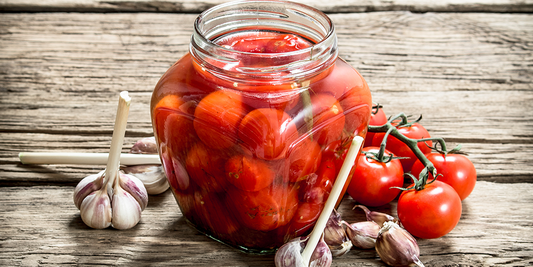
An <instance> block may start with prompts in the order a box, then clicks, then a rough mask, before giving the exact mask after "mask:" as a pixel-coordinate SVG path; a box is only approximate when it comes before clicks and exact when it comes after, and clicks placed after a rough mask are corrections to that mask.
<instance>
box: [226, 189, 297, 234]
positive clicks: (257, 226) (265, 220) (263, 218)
mask: <svg viewBox="0 0 533 267" xmlns="http://www.w3.org/2000/svg"><path fill="white" fill-rule="evenodd" d="M227 195H228V197H229V198H230V199H231V201H232V203H233V206H234V209H235V210H236V215H237V217H238V218H239V221H240V222H241V223H242V224H243V225H244V226H246V227H248V228H250V229H254V230H258V231H270V230H274V229H276V228H278V227H279V226H282V225H285V224H287V223H289V222H290V220H291V219H292V217H293V216H294V213H295V212H296V210H297V208H298V196H297V191H296V190H292V189H291V190H289V189H288V188H285V187H283V186H281V185H273V186H270V187H267V188H265V189H263V190H259V191H254V192H248V191H242V190H239V189H236V188H234V187H230V189H228V194H227Z"/></svg>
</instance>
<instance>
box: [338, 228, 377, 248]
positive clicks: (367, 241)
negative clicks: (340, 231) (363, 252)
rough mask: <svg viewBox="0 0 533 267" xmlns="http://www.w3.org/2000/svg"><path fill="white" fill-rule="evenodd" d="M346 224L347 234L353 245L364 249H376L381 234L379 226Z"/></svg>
mask: <svg viewBox="0 0 533 267" xmlns="http://www.w3.org/2000/svg"><path fill="white" fill-rule="evenodd" d="M345 224H346V233H347V234H348V238H350V240H351V241H352V245H353V246H355V247H358V248H362V249H370V248H374V247H375V245H376V239H377V237H378V233H379V225H378V224H377V223H375V222H370V221H366V222H356V223H352V224H348V223H345Z"/></svg>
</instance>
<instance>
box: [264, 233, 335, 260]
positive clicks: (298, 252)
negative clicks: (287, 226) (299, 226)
mask: <svg viewBox="0 0 533 267" xmlns="http://www.w3.org/2000/svg"><path fill="white" fill-rule="evenodd" d="M308 239H309V237H297V238H294V239H292V240H290V241H289V242H287V243H285V244H284V245H283V246H281V247H280V248H279V249H278V251H277V252H276V255H275V257H274V263H275V264H276V267H307V266H306V265H305V262H304V259H303V257H302V251H303V250H304V248H305V245H306V244H307V240H308ZM332 261H333V258H332V255H331V251H330V250H329V247H328V245H327V244H326V242H324V237H323V236H322V238H321V239H320V241H319V242H318V244H317V246H316V248H315V250H314V251H313V254H312V255H311V260H310V262H309V267H329V266H331V263H332Z"/></svg>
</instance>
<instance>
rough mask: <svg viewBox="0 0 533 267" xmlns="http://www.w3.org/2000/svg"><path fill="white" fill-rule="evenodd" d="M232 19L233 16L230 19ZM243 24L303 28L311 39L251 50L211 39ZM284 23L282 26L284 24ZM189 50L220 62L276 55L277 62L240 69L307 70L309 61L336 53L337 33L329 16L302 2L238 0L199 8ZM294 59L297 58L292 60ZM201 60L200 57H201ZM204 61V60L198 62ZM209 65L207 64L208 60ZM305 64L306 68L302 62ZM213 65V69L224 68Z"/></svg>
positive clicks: (263, 71)
mask: <svg viewBox="0 0 533 267" xmlns="http://www.w3.org/2000/svg"><path fill="white" fill-rule="evenodd" d="M231 19H235V22H232V21H231ZM245 26H250V29H254V28H253V27H272V28H273V29H277V28H276V27H282V29H283V30H286V31H287V32H291V31H302V32H304V34H303V37H305V38H306V39H309V40H310V41H312V44H311V45H310V46H309V47H305V48H301V49H298V50H294V51H289V52H281V53H253V52H244V51H238V50H233V49H231V48H228V47H224V46H222V45H219V44H217V43H216V42H215V41H214V39H216V38H217V37H219V36H221V35H222V34H223V33H226V32H231V31H238V30H239V29H242V28H243V27H245ZM283 27H285V28H283ZM190 50H191V52H192V54H193V56H194V57H195V58H196V59H198V58H206V57H211V58H215V59H216V60H220V61H222V62H226V63H231V62H236V59H237V58H242V57H248V58H250V59H257V60H256V61H253V60H250V62H258V61H261V60H263V59H265V58H272V57H275V58H277V59H279V62H283V64H282V63H280V65H277V66H270V67H267V68H265V67H260V68H257V67H255V66H244V67H241V68H240V71H241V73H248V74H250V73H261V74H262V76H264V75H265V74H268V73H272V74H276V73H279V71H280V70H281V69H283V70H284V71H286V72H287V73H290V74H291V75H295V74H298V72H301V73H300V74H302V75H303V74H305V73H308V72H310V68H309V63H310V62H313V64H314V65H315V68H316V65H317V64H318V65H323V64H324V63H328V62H329V63H330V64H332V62H333V61H334V60H332V58H333V59H335V58H336V57H337V55H338V52H337V37H336V34H335V27H334V24H333V22H332V21H331V19H330V18H329V17H328V16H327V15H326V14H325V13H323V12H322V11H320V10H318V9H316V8H314V7H311V6H308V5H305V4H301V3H296V2H292V1H286V0H237V1H231V2H227V3H223V4H220V5H217V6H214V7H211V8H209V9H207V10H205V11H204V12H202V13H201V14H200V15H199V16H198V17H197V18H196V20H195V22H194V32H193V36H192V40H191V47H190ZM295 59H297V60H295ZM200 61H202V60H201V59H200ZM201 63H202V64H201V65H203V63H205V62H201ZM208 65H209V64H208ZM304 65H307V68H302V66H304ZM210 67H213V68H214V69H215V72H226V71H227V70H220V69H219V70H218V71H217V67H216V66H208V68H210Z"/></svg>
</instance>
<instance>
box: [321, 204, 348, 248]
mask: <svg viewBox="0 0 533 267" xmlns="http://www.w3.org/2000/svg"><path fill="white" fill-rule="evenodd" d="M324 241H325V242H326V244H327V245H328V246H329V248H330V250H331V253H332V255H333V256H335V257H337V256H342V255H344V254H346V253H347V252H348V251H350V249H351V248H352V242H351V241H350V240H349V239H348V237H347V236H346V231H345V230H344V228H343V226H342V221H341V215H340V213H338V212H337V211H336V210H335V209H334V210H333V211H332V212H331V215H330V217H329V219H328V222H327V223H326V228H324Z"/></svg>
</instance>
